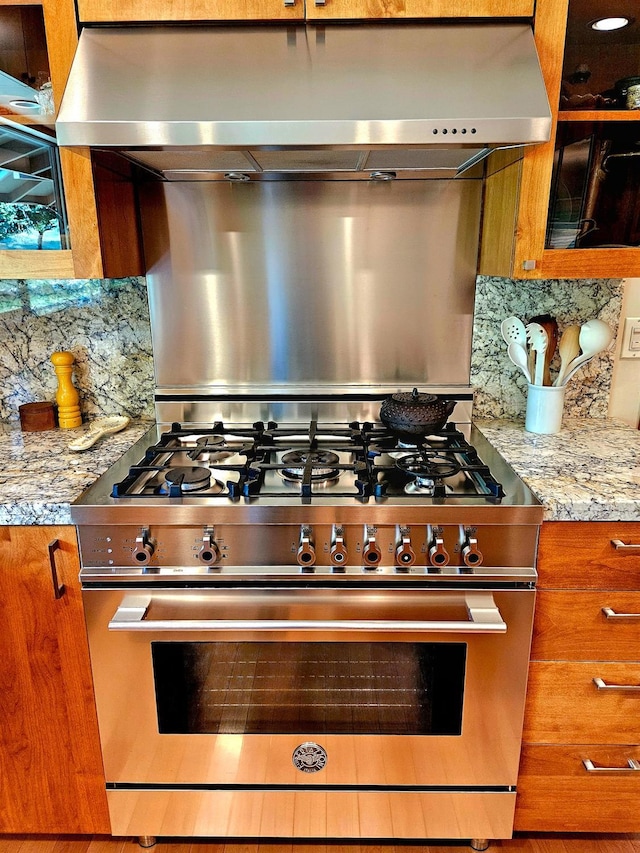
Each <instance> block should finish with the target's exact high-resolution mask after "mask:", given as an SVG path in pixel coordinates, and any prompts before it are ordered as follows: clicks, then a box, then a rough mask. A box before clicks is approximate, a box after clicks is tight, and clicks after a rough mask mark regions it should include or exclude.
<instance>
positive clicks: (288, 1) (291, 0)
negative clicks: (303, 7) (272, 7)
mask: <svg viewBox="0 0 640 853" xmlns="http://www.w3.org/2000/svg"><path fill="white" fill-rule="evenodd" d="M284 5H285V6H295V5H296V0H284Z"/></svg>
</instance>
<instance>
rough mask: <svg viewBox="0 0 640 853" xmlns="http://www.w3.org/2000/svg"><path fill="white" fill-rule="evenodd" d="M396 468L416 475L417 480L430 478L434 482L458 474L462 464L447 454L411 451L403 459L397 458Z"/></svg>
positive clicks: (413, 475) (410, 474)
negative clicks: (439, 454) (449, 457)
mask: <svg viewBox="0 0 640 853" xmlns="http://www.w3.org/2000/svg"><path fill="white" fill-rule="evenodd" d="M396 468H399V469H400V470H401V471H404V472H405V474H409V476H411V477H415V479H416V480H430V481H431V483H433V481H434V480H443V479H444V478H445V477H452V476H453V475H454V474H457V473H458V471H459V470H460V468H461V465H460V463H459V462H458V461H457V460H455V459H448V458H447V457H446V456H438V454H435V453H434V454H428V453H411V454H409V455H408V456H404V457H403V458H402V459H397V460H396Z"/></svg>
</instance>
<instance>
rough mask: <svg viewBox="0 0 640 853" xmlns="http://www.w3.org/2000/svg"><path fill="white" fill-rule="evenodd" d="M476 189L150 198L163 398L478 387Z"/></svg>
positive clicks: (305, 185) (147, 213)
mask: <svg viewBox="0 0 640 853" xmlns="http://www.w3.org/2000/svg"><path fill="white" fill-rule="evenodd" d="M481 192H482V182H481V181H479V180H460V181H396V182H387V183H375V182H362V181H338V182H333V181H316V182H314V181H288V182H251V183H241V184H232V183H228V182H214V183H201V182H184V183H180V182H174V183H161V182H150V183H148V184H145V185H143V186H142V187H141V202H142V203H141V212H142V225H143V233H144V243H145V256H146V262H147V268H148V273H147V282H148V289H149V299H150V310H151V327H152V335H153V349H154V359H155V371H156V386H157V390H158V392H159V393H160V394H171V393H177V394H184V393H187V391H188V392H189V393H196V394H205V395H206V394H216V393H217V394H220V393H224V394H233V393H237V394H247V393H253V394H256V393H257V394H259V393H264V392H265V389H267V388H268V389H269V392H270V393H274V389H275V390H277V391H278V392H279V393H281V394H283V395H284V396H287V395H291V394H295V393H297V394H304V393H323V392H327V393H330V392H333V393H336V392H340V393H349V392H352V393H356V392H365V391H367V390H369V391H371V390H374V389H375V390H376V391H384V390H395V389H398V388H404V387H407V386H412V385H419V386H421V387H422V386H427V385H428V386H430V387H435V386H460V387H467V388H468V386H469V370H470V360H471V338H472V324H473V304H474V284H475V269H476V258H477V250H478V233H479V220H480V205H481Z"/></svg>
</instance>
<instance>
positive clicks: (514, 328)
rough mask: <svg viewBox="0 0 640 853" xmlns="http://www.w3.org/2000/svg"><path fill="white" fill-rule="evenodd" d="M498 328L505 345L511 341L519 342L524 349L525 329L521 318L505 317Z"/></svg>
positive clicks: (525, 346) (525, 342) (525, 343)
mask: <svg viewBox="0 0 640 853" xmlns="http://www.w3.org/2000/svg"><path fill="white" fill-rule="evenodd" d="M500 330H501V331H502V337H503V338H504V341H505V343H506V345H507V346H509V344H511V343H514V344H520V346H521V347H524V349H525V350H526V348H527V330H526V329H525V326H524V323H523V322H522V320H520V319H519V318H518V317H507V318H505V319H504V320H503V321H502V324H501V326H500Z"/></svg>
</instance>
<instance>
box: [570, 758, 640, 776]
mask: <svg viewBox="0 0 640 853" xmlns="http://www.w3.org/2000/svg"><path fill="white" fill-rule="evenodd" d="M582 763H583V764H584V766H585V769H586V770H587V771H588V772H589V773H638V772H640V761H637V760H636V759H635V758H627V766H626V767H596V765H595V764H594V763H593V761H592V760H591V759H590V758H583V759H582Z"/></svg>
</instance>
